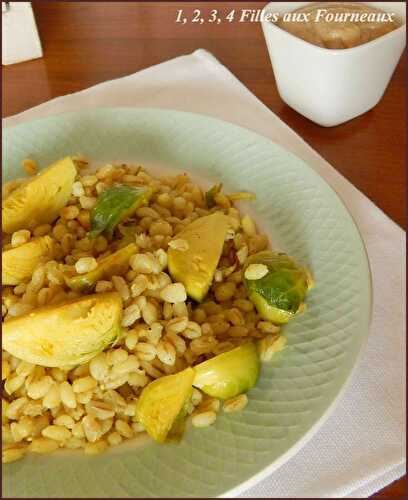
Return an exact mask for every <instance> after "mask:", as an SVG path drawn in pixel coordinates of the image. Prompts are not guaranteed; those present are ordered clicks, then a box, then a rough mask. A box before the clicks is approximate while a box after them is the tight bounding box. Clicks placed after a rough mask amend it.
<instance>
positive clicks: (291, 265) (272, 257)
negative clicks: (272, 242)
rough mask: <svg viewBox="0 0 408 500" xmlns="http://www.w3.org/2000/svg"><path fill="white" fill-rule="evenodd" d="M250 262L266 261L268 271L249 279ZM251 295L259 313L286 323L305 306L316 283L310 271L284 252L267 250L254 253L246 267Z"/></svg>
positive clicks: (249, 293) (247, 287) (245, 279)
mask: <svg viewBox="0 0 408 500" xmlns="http://www.w3.org/2000/svg"><path fill="white" fill-rule="evenodd" d="M251 264H264V265H265V266H266V267H267V268H268V273H267V274H266V275H264V276H263V277H262V278H260V279H254V280H251V279H247V278H246V277H245V271H246V269H247V268H248V266H250V265H251ZM243 278H244V284H245V287H246V289H247V292H248V297H249V299H250V300H251V301H252V302H253V303H254V305H255V307H256V309H257V310H258V313H259V315H260V316H261V317H262V318H263V319H266V320H268V321H272V322H273V323H277V324H283V323H287V322H288V321H289V320H290V319H291V318H293V317H294V316H295V315H296V314H299V313H300V312H302V311H303V310H304V308H305V305H304V300H305V297H306V294H307V292H308V290H309V289H310V288H312V286H313V280H312V278H311V275H310V273H309V271H308V270H307V269H306V268H304V267H301V266H300V265H299V264H298V263H297V262H296V261H295V260H294V259H293V258H292V257H289V255H286V254H285V253H280V252H272V251H269V250H265V251H263V252H259V253H257V254H255V255H251V257H249V258H248V259H247V261H246V262H245V266H244V269H243Z"/></svg>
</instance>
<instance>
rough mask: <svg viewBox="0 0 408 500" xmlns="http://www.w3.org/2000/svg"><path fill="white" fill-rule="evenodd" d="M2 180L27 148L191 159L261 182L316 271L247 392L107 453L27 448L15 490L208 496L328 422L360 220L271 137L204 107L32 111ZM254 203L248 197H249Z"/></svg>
mask: <svg viewBox="0 0 408 500" xmlns="http://www.w3.org/2000/svg"><path fill="white" fill-rule="evenodd" d="M3 140H4V143H3V167H4V170H3V175H4V178H5V180H10V179H12V178H15V177H19V176H21V169H20V161H21V160H22V159H23V158H25V157H33V158H35V159H37V160H38V161H39V162H40V164H41V165H46V164H48V163H51V162H52V161H54V160H56V159H57V158H60V157H63V156H65V155H68V154H75V153H79V152H80V153H83V154H85V155H89V157H91V158H93V159H97V160H104V161H106V160H109V161H116V160H119V161H125V160H132V161H133V162H140V163H142V164H143V163H144V164H146V165H154V166H156V167H157V166H159V167H160V166H166V167H170V168H172V169H179V170H185V171H187V172H190V173H192V174H193V175H194V176H197V177H198V178H201V179H205V180H206V181H207V182H219V181H221V182H223V183H224V186H225V188H226V190H229V191H231V190H234V191H236V190H242V189H247V190H251V191H255V192H256V193H257V197H258V198H257V201H256V202H255V203H254V204H253V205H251V207H252V208H251V209H250V210H252V211H253V213H254V214H256V217H257V218H258V220H259V221H260V222H261V224H262V226H263V227H264V228H265V229H266V230H267V231H268V233H269V234H270V236H271V239H272V242H273V245H274V246H275V247H277V248H279V249H282V250H285V251H286V252H288V253H289V254H291V255H293V256H294V257H296V258H297V259H299V260H300V261H301V262H303V263H305V264H307V265H308V266H309V267H310V268H311V269H312V271H313V274H314V276H315V279H316V288H315V289H314V290H313V291H312V292H311V293H310V295H309V297H308V301H307V302H308V311H307V312H306V314H304V315H302V316H300V317H299V318H297V319H295V320H294V321H293V322H292V323H290V324H289V325H288V326H287V327H285V333H286V335H287V337H288V348H287V349H286V350H285V351H284V352H283V353H280V354H278V355H276V357H275V358H274V360H273V363H271V364H269V365H265V366H263V368H262V375H261V378H260V380H259V382H258V384H257V386H256V387H255V388H254V389H253V390H251V392H250V394H249V400H250V403H249V404H248V406H247V407H246V409H245V410H244V411H243V412H241V413H238V414H235V415H233V414H230V415H227V414H224V415H220V416H219V418H218V419H217V422H216V424H215V425H214V426H212V427H210V428H206V429H189V430H188V432H187V433H186V436H185V438H184V439H183V441H182V443H181V444H178V445H176V444H174V445H166V446H163V445H161V446H160V445H157V444H154V443H151V442H149V443H147V444H146V443H145V444H142V443H140V444H137V445H135V444H133V445H123V446H122V447H118V448H116V449H114V450H112V451H110V452H108V453H106V454H104V455H100V456H97V457H89V456H84V455H81V454H77V453H74V452H61V453H56V454H53V455H52V456H29V457H28V458H26V459H24V460H22V461H19V462H15V463H13V464H10V465H7V466H5V467H4V476H3V490H4V491H3V494H4V495H5V496H13V497H71V498H72V497H74V498H79V497H98V498H101V497H106V498H114V497H138V496H141V497H190V496H191V497H213V496H218V495H225V496H230V495H234V494H237V493H239V492H240V491H242V490H243V489H244V488H245V487H246V486H248V485H249V484H253V483H254V482H256V481H258V480H259V479H261V478H262V477H264V476H265V475H266V474H267V473H270V472H272V471H273V470H274V469H276V468H277V467H278V466H279V465H281V464H282V463H283V462H284V461H285V460H287V459H288V458H290V456H292V455H293V454H294V453H295V452H296V451H297V449H299V447H300V446H301V445H302V444H304V443H305V442H306V441H307V439H309V438H310V436H311V435H312V433H313V432H314V431H316V429H317V428H318V426H319V424H321V422H322V421H323V419H324V418H325V417H327V414H328V412H329V410H330V409H331V408H332V407H333V403H334V401H335V400H336V398H338V395H339V393H340V391H341V389H342V388H343V386H344V384H345V382H346V380H347V379H348V377H349V375H350V373H351V370H352V368H353V365H354V364H355V363H356V358H357V355H358V353H359V350H360V348H361V346H362V343H363V342H364V340H365V338H366V337H367V334H368V328H369V320H370V314H371V284H370V272H369V266H368V262H367V258H366V254H365V250H364V246H363V243H362V240H361V238H360V235H359V232H358V230H357V228H356V226H355V224H354V223H353V221H352V219H351V217H350V215H349V214H348V212H347V210H346V209H345V207H344V205H343V204H342V202H341V201H340V200H339V198H338V197H337V195H336V194H335V193H334V191H333V190H332V189H331V188H330V187H329V186H328V185H327V184H326V183H325V182H324V181H323V180H322V179H321V178H320V177H319V176H318V175H317V174H316V173H315V172H314V171H313V170H312V169H311V168H310V167H308V166H307V165H306V164H305V163H303V162H302V161H301V160H300V159H298V158H297V157H295V156H293V155H292V154H290V153H288V152H287V151H285V150H283V149H282V148H281V147H279V146H277V145H276V144H274V143H272V142H271V141H269V140H268V139H266V138H264V137H261V136H259V135H256V134H254V133H252V132H250V131H248V130H245V129H243V128H239V127H237V126H234V125H231V124H229V123H224V122H221V121H218V120H215V119H211V118H208V117H204V116H199V115H194V114H188V113H181V112H175V111H167V110H158V109H98V110H93V111H86V112H78V113H70V114H64V115H58V116H53V117H50V118H46V119H43V120H38V121H33V122H30V123H27V124H23V125H19V126H17V127H15V128H11V129H6V130H5V131H4V134H3ZM247 207H248V205H245V206H244V208H245V209H246V208H247Z"/></svg>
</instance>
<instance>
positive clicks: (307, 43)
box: [262, 2, 406, 127]
mask: <svg viewBox="0 0 408 500" xmlns="http://www.w3.org/2000/svg"><path fill="white" fill-rule="evenodd" d="M405 8H406V4H405V2H319V3H318V4H317V3H315V2H271V3H269V4H268V5H266V7H265V8H264V10H263V19H262V28H263V32H264V36H265V40H266V43H267V47H268V51H269V56H270V59H271V63H272V67H273V72H274V75H275V80H276V84H277V87H278V91H279V94H280V96H281V98H282V99H283V101H284V102H285V103H286V104H288V105H289V106H290V107H291V108H293V109H295V110H296V111H298V112H299V113H301V114H302V115H303V116H305V117H306V118H309V119H310V120H312V121H313V122H315V123H318V124H319V125H322V126H324V127H333V126H335V125H339V124H340V123H344V122H346V121H348V120H351V119H352V118H355V117H356V116H359V115H361V114H362V113H365V112H366V111H368V110H369V109H371V108H373V107H374V106H375V105H376V104H377V103H378V102H379V100H380V99H381V97H382V96H383V94H384V92H385V89H386V87H387V85H388V83H389V81H390V79H391V76H392V74H393V72H394V70H395V67H396V65H397V63H398V60H399V58H400V57H401V54H402V51H403V50H404V47H405V43H406V28H405ZM318 9H320V13H318V12H317V10H318ZM323 9H325V10H326V12H324V10H323ZM293 11H297V12H299V13H300V12H303V15H300V14H298V22H290V21H288V22H284V19H283V14H285V13H287V12H293ZM336 12H337V17H335V16H334V14H335V13H336ZM345 12H350V14H351V13H353V12H358V13H359V14H360V17H358V16H357V17H356V16H354V18H353V17H351V16H350V15H348V16H344V15H343V17H341V16H340V15H339V14H340V13H343V14H344V13H345ZM378 12H380V13H385V14H387V13H388V14H394V16H391V17H390V16H387V15H383V16H382V17H379V18H378V19H388V21H379V22H376V21H375V20H374V21H370V22H369V21H368V19H373V15H372V16H370V17H368V14H369V13H371V14H373V13H378ZM327 13H331V14H333V16H327ZM363 13H366V14H367V16H366V17H364V16H361V14H363ZM267 14H269V19H268V16H267ZM272 14H275V16H276V15H279V19H278V20H277V21H276V20H275V22H273V19H274V18H273V16H272ZM307 14H309V15H307ZM391 18H392V21H391ZM270 19H272V20H270ZM332 19H333V20H332ZM356 19H357V21H356ZM375 19H377V18H375ZM359 20H361V22H360V21H359Z"/></svg>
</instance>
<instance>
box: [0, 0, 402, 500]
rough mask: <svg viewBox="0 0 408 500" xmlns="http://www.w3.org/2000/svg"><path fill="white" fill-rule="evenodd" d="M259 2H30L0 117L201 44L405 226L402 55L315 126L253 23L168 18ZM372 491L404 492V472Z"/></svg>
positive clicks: (384, 493) (251, 6)
mask: <svg viewBox="0 0 408 500" xmlns="http://www.w3.org/2000/svg"><path fill="white" fill-rule="evenodd" d="M265 3H266V2H174V3H171V2H55V1H53V2H44V1H34V2H33V9H34V13H35V17H36V20H37V24H38V29H39V33H40V37H41V40H42V44H43V49H44V57H43V58H42V59H38V60H35V61H29V62H25V63H21V64H16V65H13V66H8V67H3V74H2V80H3V95H2V102H3V116H10V115H13V114H15V113H18V112H21V111H24V110H26V109H28V108H30V107H32V106H35V105H37V104H40V103H42V102H44V101H47V100H49V99H52V98H53V97H57V96H60V95H63V94H67V93H72V92H76V91H78V90H81V89H84V88H87V87H89V86H91V85H95V84H96V83H99V82H103V81H105V80H109V79H112V78H118V77H121V76H124V75H128V74H130V73H134V72H136V71H138V70H140V69H143V68H146V67H149V66H152V65H154V64H157V63H160V62H162V61H165V60H167V59H170V58H173V57H176V56H179V55H182V54H188V53H190V52H192V51H194V50H195V49H197V48H204V49H207V50H208V51H210V52H212V54H214V55H215V57H217V58H218V59H219V60H220V61H221V62H222V63H223V64H225V65H226V66H227V67H228V68H229V69H230V70H231V71H232V72H233V73H234V74H235V75H236V76H237V77H238V78H239V79H240V80H241V81H242V82H243V83H244V85H246V86H247V87H248V88H249V89H250V90H251V91H252V92H253V93H254V94H255V95H256V96H257V97H258V98H259V99H260V100H261V101H262V102H263V103H264V104H266V106H267V107H268V108H270V109H271V110H272V111H273V112H274V113H275V114H277V115H278V116H279V117H280V118H281V119H282V120H283V121H284V122H286V123H287V124H288V125H289V127H291V128H292V129H294V130H295V131H296V132H297V133H298V134H300V135H301V136H302V137H303V138H304V139H305V141H306V142H308V143H309V144H310V145H311V146H312V147H313V148H314V149H315V150H316V151H318V152H319V153H320V154H321V155H322V156H323V157H324V158H325V159H327V160H328V161H329V162H330V163H331V164H332V165H333V166H334V167H335V168H336V169H337V170H338V171H339V172H341V173H342V174H343V175H344V176H345V177H346V178H347V179H349V180H350V181H351V182H352V183H353V184H354V185H355V186H356V187H357V188H358V189H360V190H361V191H363V192H364V193H365V194H366V195H367V196H368V197H369V198H370V199H371V200H372V201H373V202H374V203H375V204H376V205H377V206H378V207H380V208H381V209H382V210H383V211H384V212H385V213H386V214H387V215H388V216H389V217H390V218H391V219H392V220H394V221H395V222H396V223H397V224H399V225H400V226H401V227H403V228H405V195H406V192H405V184H406V182H405V151H406V120H405V117H406V111H405V92H406V71H405V68H406V56H405V53H404V55H403V57H402V58H401V60H400V63H399V65H398V67H397V69H396V71H395V73H394V75H393V77H392V80H391V82H390V84H389V86H388V88H387V90H386V92H385V94H384V97H383V99H382V100H381V101H380V103H379V104H378V105H377V106H376V107H375V108H374V109H373V110H371V111H369V112H368V113H366V114H364V115H362V116H360V117H358V118H355V119H354V120H352V121H350V122H348V123H345V124H343V125H340V126H337V127H334V128H323V127H320V126H318V125H315V124H314V123H312V122H311V121H309V120H307V119H306V118H304V117H303V116H301V115H299V114H298V113H297V112H296V111H294V110H292V109H291V108H289V107H288V106H287V105H286V104H285V103H284V102H283V101H282V100H281V99H280V97H279V94H278V91H277V88H276V85H275V81H274V77H273V72H272V68H271V64H270V60H269V57H268V53H267V49H266V45H265V42H264V38H263V35H262V29H261V26H260V24H259V23H250V22H244V23H238V22H237V21H234V22H231V23H229V22H227V21H224V22H222V23H220V24H214V23H208V22H204V23H203V24H200V23H192V22H187V23H186V24H184V25H183V24H178V23H176V22H175V20H176V14H177V10H178V9H183V11H184V14H185V15H187V17H190V18H191V16H192V15H193V14H194V12H193V11H194V9H200V10H201V14H202V15H203V17H205V18H206V19H208V18H209V16H210V12H211V10H212V9H217V10H218V15H219V16H220V17H223V16H225V15H227V13H229V12H230V11H231V10H232V9H236V11H237V12H238V11H240V10H241V9H244V8H249V9H260V8H262V7H263V6H264V5H265ZM289 8H290V4H288V10H289ZM237 15H238V14H237V13H236V16H237ZM374 496H375V497H388V498H397V497H403V496H406V480H405V478H403V479H401V480H399V481H396V482H395V483H393V484H391V485H389V486H388V487H387V488H385V489H384V490H383V491H381V492H379V493H377V494H375V495H374Z"/></svg>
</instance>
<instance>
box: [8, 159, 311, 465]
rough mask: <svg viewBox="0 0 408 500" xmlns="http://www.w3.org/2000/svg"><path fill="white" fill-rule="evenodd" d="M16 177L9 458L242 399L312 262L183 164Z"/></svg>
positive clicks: (225, 407) (294, 306) (165, 430)
mask: <svg viewBox="0 0 408 500" xmlns="http://www.w3.org/2000/svg"><path fill="white" fill-rule="evenodd" d="M23 167H24V169H25V171H26V172H27V173H28V174H30V176H29V177H28V178H25V179H22V180H18V181H11V182H9V183H8V184H6V185H5V186H4V187H3V204H2V224H3V249H2V266H3V270H2V285H3V294H2V318H3V324H2V327H3V332H2V345H3V352H2V361H3V362H2V380H3V399H2V410H3V412H2V416H3V422H2V424H3V463H7V462H12V461H15V460H17V459H20V458H22V457H23V456H24V455H25V454H26V453H27V452H34V453H48V452H52V451H55V450H57V449H59V448H71V449H74V448H75V449H76V448H78V449H83V450H84V452H85V453H87V454H90V455H93V454H97V453H101V452H103V451H105V450H106V449H107V448H108V447H110V446H114V445H118V444H120V443H121V442H123V441H125V440H131V439H134V438H136V437H137V436H138V435H140V434H141V433H144V432H147V434H148V435H149V436H151V437H152V438H153V439H154V440H155V441H157V442H160V443H164V442H169V441H178V440H180V439H181V437H182V435H183V433H184V430H185V426H186V421H188V420H191V423H192V425H193V426H195V427H206V426H209V425H211V424H213V423H214V422H215V420H216V418H217V414H218V413H219V412H221V411H223V412H227V413H229V412H235V411H239V410H242V409H243V408H244V407H245V406H246V405H247V403H248V398H247V395H246V392H247V391H248V390H249V389H251V387H253V386H254V385H255V384H256V382H257V379H258V375H259V369H260V363H261V362H267V361H269V360H270V359H271V358H272V356H273V355H274V353H276V352H278V351H281V350H282V349H283V348H284V346H285V343H286V339H285V337H284V336H282V335H281V327H282V325H283V324H285V323H287V322H288V321H289V320H290V319H291V318H293V317H294V316H296V315H297V314H299V313H300V312H301V311H302V310H304V307H305V306H304V300H305V297H306V294H307V291H308V290H309V289H310V287H311V286H312V279H311V276H310V274H309V272H308V270H307V269H306V268H304V267H302V266H301V265H299V264H298V263H297V262H296V261H295V260H294V259H292V258H291V257H289V256H288V255H286V254H284V253H281V252H276V251H274V250H272V249H270V246H269V243H268V239H267V237H266V236H265V235H264V234H260V233H258V231H257V228H256V225H255V223H254V221H253V220H252V219H251V217H250V216H249V215H243V214H241V213H240V212H239V211H238V209H237V208H236V207H235V206H234V203H235V202H236V201H238V200H251V199H254V198H255V195H254V194H252V193H248V192H238V193H231V194H225V193H224V192H223V190H222V185H220V184H218V185H215V186H214V187H213V188H211V189H210V190H209V191H207V192H204V191H203V190H202V189H201V188H200V186H198V185H196V184H195V183H193V182H192V181H191V179H190V178H189V176H188V175H187V174H185V173H183V174H178V175H173V176H163V177H155V176H153V175H151V174H150V173H149V172H148V171H147V170H146V169H144V168H143V167H141V166H136V165H127V164H126V165H125V164H120V165H105V166H102V167H101V168H99V169H97V170H95V169H91V168H90V166H89V163H88V161H87V160H86V159H84V158H81V157H67V158H63V159H61V160H59V161H57V162H55V163H54V164H52V165H51V166H49V167H48V168H45V169H44V170H42V171H41V172H40V173H37V170H38V167H37V164H36V162H35V161H33V160H24V161H23Z"/></svg>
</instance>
